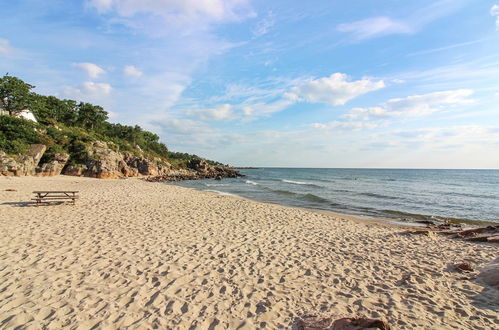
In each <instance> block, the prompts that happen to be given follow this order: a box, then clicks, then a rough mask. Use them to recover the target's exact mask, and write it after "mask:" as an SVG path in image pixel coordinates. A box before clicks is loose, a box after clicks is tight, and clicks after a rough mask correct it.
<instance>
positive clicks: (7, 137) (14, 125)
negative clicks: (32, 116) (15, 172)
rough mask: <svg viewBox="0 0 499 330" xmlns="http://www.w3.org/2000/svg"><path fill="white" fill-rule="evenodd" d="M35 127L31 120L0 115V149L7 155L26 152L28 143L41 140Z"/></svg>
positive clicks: (36, 126) (40, 141) (36, 125)
mask: <svg viewBox="0 0 499 330" xmlns="http://www.w3.org/2000/svg"><path fill="white" fill-rule="evenodd" d="M37 128H38V124H36V123H34V122H32V121H29V120H26V119H23V118H15V117H10V116H5V115H0V150H2V151H4V152H5V153H7V154H9V155H16V154H22V153H26V151H27V150H28V149H29V145H30V144H35V143H42V142H43V138H42V135H41V134H40V133H38V131H37Z"/></svg>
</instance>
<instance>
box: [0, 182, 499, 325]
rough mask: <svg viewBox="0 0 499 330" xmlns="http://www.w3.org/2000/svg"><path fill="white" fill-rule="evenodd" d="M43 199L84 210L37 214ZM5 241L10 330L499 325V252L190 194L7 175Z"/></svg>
mask: <svg viewBox="0 0 499 330" xmlns="http://www.w3.org/2000/svg"><path fill="white" fill-rule="evenodd" d="M47 188H50V189H51V190H52V189H53V190H56V189H61V190H78V191H80V193H79V194H80V199H79V200H78V201H77V203H76V205H75V206H73V205H49V206H40V207H30V203H29V199H30V196H31V194H32V191H34V190H46V189H47ZM6 189H14V190H15V191H6ZM0 230H2V232H3V233H4V235H2V236H0V265H1V266H2V267H0V283H4V284H3V285H2V287H0V289H2V290H0V323H2V326H3V327H7V328H15V327H32V328H44V327H47V328H64V327H71V328H73V327H78V326H82V327H87V328H92V327H96V328H106V327H108V328H126V327H132V328H133V327H139V326H141V327H145V328H154V327H158V328H190V327H193V328H199V329H205V328H209V327H210V326H211V327H213V328H215V329H225V328H231V329H235V328H238V327H240V328H241V329H244V328H247V329H254V328H263V327H267V328H270V329H274V328H291V327H292V326H293V324H296V321H297V320H298V319H300V318H301V317H303V316H304V315H310V314H313V315H318V316H327V317H334V318H341V317H352V316H359V315H362V316H367V317H372V318H381V319H385V320H387V321H388V323H389V324H391V325H392V326H393V327H395V328H477V327H481V328H492V327H494V325H495V323H494V322H495V320H497V318H498V317H499V312H498V310H499V303H498V302H499V290H498V289H497V288H494V287H493V286H491V285H493V284H488V282H486V281H485V279H484V277H483V276H482V273H483V271H484V270H486V269H488V268H487V267H489V268H490V267H493V265H494V264H493V262H494V260H495V259H496V258H497V255H498V252H499V248H498V247H497V245H492V244H487V243H485V244H482V243H471V242H465V241H461V240H452V239H449V238H446V237H440V236H435V235H416V236H414V235H403V234H401V232H402V231H403V229H402V228H399V227H395V226H385V225H381V224H379V223H371V222H368V223H366V222H364V220H359V221H355V220H354V219H351V218H350V217H348V216H339V215H331V214H321V213H319V212H316V211H312V212H311V211H310V210H305V209H299V208H295V207H289V206H282V205H279V204H270V203H263V202H257V201H253V200H246V199H240V198H227V196H220V195H218V194H213V193H210V192H206V191H198V190H195V189H192V188H184V187H178V186H174V185H168V184H151V183H149V182H145V181H143V180H137V179H127V180H120V179H116V180H93V179H91V178H81V177H63V176H61V177H23V178H0ZM457 262H468V263H471V264H472V266H473V268H474V270H473V271H472V272H470V273H464V274H463V273H459V272H456V271H455V270H453V268H452V265H453V263H457Z"/></svg>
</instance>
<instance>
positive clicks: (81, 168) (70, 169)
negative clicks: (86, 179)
mask: <svg viewBox="0 0 499 330" xmlns="http://www.w3.org/2000/svg"><path fill="white" fill-rule="evenodd" d="M86 171H87V167H86V166H85V165H83V164H78V165H68V166H66V168H65V169H64V171H63V172H62V174H64V175H72V176H82V175H83V173H85V172H86Z"/></svg>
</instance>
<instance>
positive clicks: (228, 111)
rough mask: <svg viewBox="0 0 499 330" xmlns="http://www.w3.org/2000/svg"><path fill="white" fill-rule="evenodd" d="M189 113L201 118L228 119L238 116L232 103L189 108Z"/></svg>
mask: <svg viewBox="0 0 499 330" xmlns="http://www.w3.org/2000/svg"><path fill="white" fill-rule="evenodd" d="M187 114H188V115H191V116H194V117H196V118H198V119H201V120H228V119H235V118H236V116H235V114H234V113H233V111H232V106H231V105H230V104H222V105H219V106H217V107H215V108H212V109H196V110H188V111H187Z"/></svg>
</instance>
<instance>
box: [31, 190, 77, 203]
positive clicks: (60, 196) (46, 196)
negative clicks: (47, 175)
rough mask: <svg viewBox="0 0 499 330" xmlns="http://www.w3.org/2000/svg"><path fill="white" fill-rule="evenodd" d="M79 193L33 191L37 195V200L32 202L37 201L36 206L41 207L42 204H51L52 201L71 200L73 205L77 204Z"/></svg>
mask: <svg viewBox="0 0 499 330" xmlns="http://www.w3.org/2000/svg"><path fill="white" fill-rule="evenodd" d="M77 193H78V191H76V190H44V191H33V194H35V198H32V200H35V201H36V205H37V206H38V205H40V204H41V203H42V202H47V203H49V202H51V201H65V200H71V201H72V202H73V205H75V204H76V200H77V199H78V196H77V195H76V194H77Z"/></svg>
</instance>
